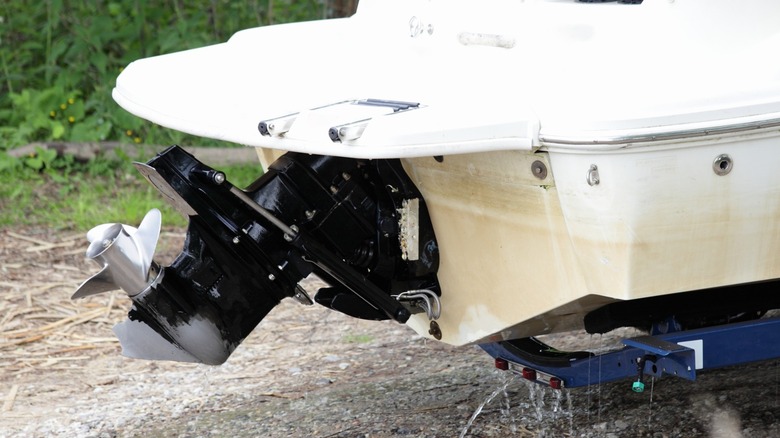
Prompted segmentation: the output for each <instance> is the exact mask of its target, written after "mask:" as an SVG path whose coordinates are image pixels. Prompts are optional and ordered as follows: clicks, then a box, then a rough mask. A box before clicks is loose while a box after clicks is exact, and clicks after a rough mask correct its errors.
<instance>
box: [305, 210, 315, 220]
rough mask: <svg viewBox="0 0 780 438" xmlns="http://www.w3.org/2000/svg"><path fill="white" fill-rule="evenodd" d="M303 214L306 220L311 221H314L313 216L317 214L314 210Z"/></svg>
mask: <svg viewBox="0 0 780 438" xmlns="http://www.w3.org/2000/svg"><path fill="white" fill-rule="evenodd" d="M305 214H306V219H308V220H312V219H314V215H315V214H317V212H316V211H314V210H306V213H305Z"/></svg>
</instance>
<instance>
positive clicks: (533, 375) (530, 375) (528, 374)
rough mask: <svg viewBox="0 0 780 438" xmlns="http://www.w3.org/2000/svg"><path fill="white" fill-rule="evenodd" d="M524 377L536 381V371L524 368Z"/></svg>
mask: <svg viewBox="0 0 780 438" xmlns="http://www.w3.org/2000/svg"><path fill="white" fill-rule="evenodd" d="M523 378H524V379H527V380H530V381H535V380H536V371H534V370H532V369H531V368H523Z"/></svg>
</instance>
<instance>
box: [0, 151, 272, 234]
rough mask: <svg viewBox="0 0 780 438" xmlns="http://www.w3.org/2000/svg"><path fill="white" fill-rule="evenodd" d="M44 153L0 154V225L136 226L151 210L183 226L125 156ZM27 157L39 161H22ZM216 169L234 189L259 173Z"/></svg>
mask: <svg viewBox="0 0 780 438" xmlns="http://www.w3.org/2000/svg"><path fill="white" fill-rule="evenodd" d="M48 152H49V151H45V150H39V151H38V153H37V154H35V157H25V158H24V159H21V160H17V159H10V160H9V161H6V159H9V158H10V157H8V156H7V155H4V154H3V153H1V152H0V228H2V227H4V226H44V227H49V228H53V229H77V230H88V229H90V228H91V227H93V226H95V225H97V224H100V223H110V222H121V223H127V224H131V225H138V223H140V221H141V219H143V216H144V215H145V214H146V212H147V211H149V210H150V209H152V208H158V209H160V210H161V211H162V213H163V219H164V223H165V225H166V226H171V225H174V226H180V227H181V226H186V225H187V220H186V219H185V218H184V217H182V216H181V215H180V214H179V213H178V212H176V211H175V210H173V208H172V207H171V206H170V205H168V204H166V203H165V201H164V199H163V197H162V196H160V194H159V192H157V190H156V189H154V187H152V186H151V185H150V184H148V183H147V182H146V180H145V179H143V178H142V177H141V176H140V175H139V174H138V172H137V171H136V170H135V168H133V167H132V165H131V164H130V160H129V159H125V160H107V159H104V158H98V159H95V160H93V161H90V162H89V163H79V162H76V161H75V160H74V159H73V157H69V156H65V157H58V158H52V156H51V154H49V153H48ZM4 157H5V158H4ZM28 158H30V159H33V158H35V159H38V160H40V161H34V162H31V163H30V164H28V162H27V159H28ZM7 162H13V163H15V164H14V166H15V167H16V168H15V171H13V172H7V171H2V166H3V163H7ZM39 164H40V165H41V166H40V168H38V167H39V166H38V165H39ZM220 170H222V171H223V172H225V174H226V175H227V177H228V179H229V180H230V181H231V182H232V183H233V184H235V185H237V186H239V187H245V186H248V185H249V184H250V183H251V182H252V181H254V179H255V178H257V177H258V176H259V175H260V173H261V169H260V164H259V163H257V164H245V165H237V166H226V167H224V168H222V169H220Z"/></svg>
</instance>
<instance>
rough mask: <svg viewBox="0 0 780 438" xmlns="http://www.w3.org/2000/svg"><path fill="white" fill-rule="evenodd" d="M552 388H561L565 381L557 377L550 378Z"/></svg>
mask: <svg viewBox="0 0 780 438" xmlns="http://www.w3.org/2000/svg"><path fill="white" fill-rule="evenodd" d="M550 388H552V389H561V388H563V381H562V380H561V379H559V378H557V377H551V378H550Z"/></svg>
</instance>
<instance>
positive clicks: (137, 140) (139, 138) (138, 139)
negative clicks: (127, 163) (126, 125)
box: [133, 137, 141, 143]
mask: <svg viewBox="0 0 780 438" xmlns="http://www.w3.org/2000/svg"><path fill="white" fill-rule="evenodd" d="M133 141H134V142H136V143H140V142H141V137H136V138H134V139H133Z"/></svg>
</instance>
